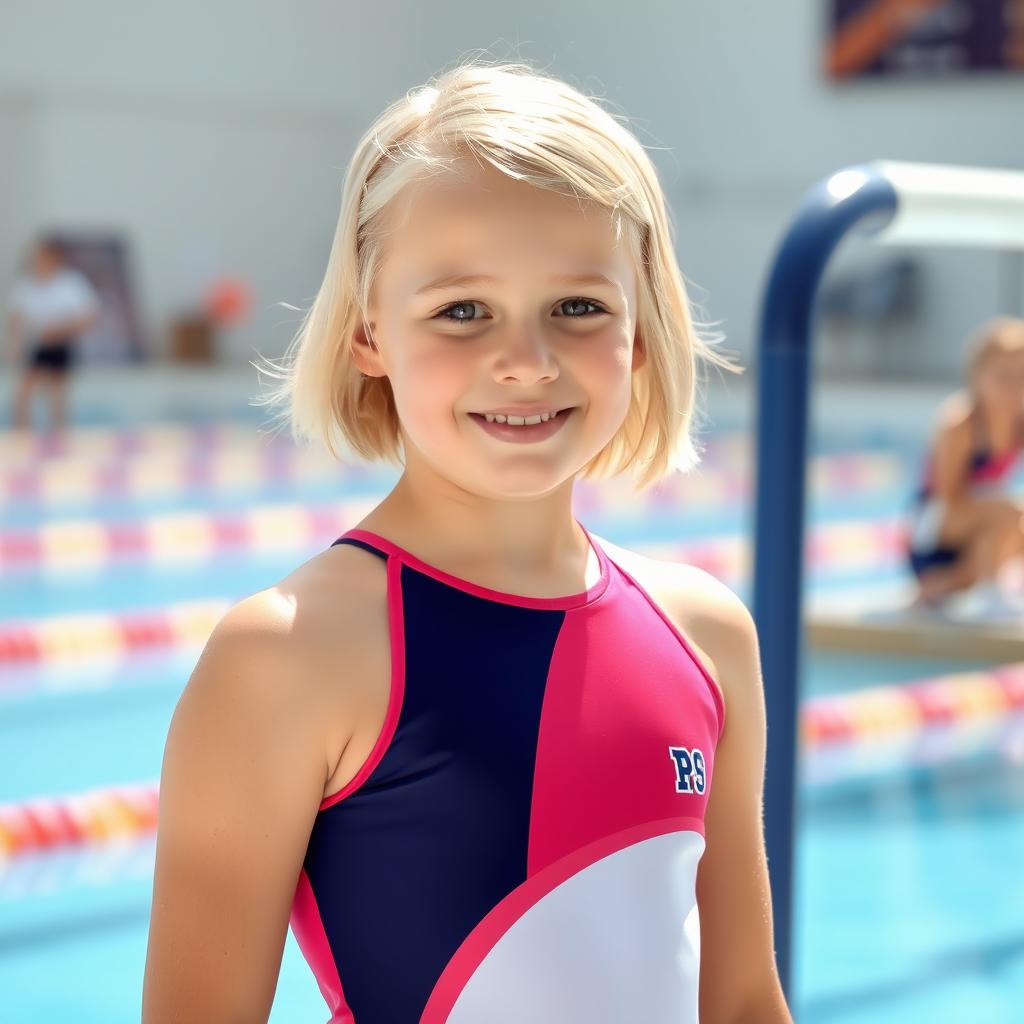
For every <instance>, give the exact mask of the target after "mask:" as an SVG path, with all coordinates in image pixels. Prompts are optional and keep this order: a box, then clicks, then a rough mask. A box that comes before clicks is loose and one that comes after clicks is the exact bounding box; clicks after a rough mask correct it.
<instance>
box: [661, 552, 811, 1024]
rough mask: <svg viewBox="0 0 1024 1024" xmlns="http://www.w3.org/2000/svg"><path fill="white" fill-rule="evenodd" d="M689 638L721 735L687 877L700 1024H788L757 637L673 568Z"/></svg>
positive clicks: (727, 598) (700, 578)
mask: <svg viewBox="0 0 1024 1024" xmlns="http://www.w3.org/2000/svg"><path fill="white" fill-rule="evenodd" d="M678 568H679V569H680V570H681V571H682V572H683V574H684V577H685V579H686V581H687V582H686V583H685V585H684V587H683V588H681V590H680V596H681V597H682V598H683V601H684V602H685V604H686V605H687V606H688V607H689V611H688V612H686V613H685V614H686V618H687V620H688V621H687V626H688V631H689V636H690V638H691V639H692V640H693V642H694V643H695V645H696V646H697V649H698V651H699V652H700V654H701V655H702V656H703V657H702V660H703V661H704V664H705V665H706V667H707V668H708V671H709V672H710V673H711V675H712V677H713V678H714V679H715V680H716V681H717V682H718V683H719V685H720V687H721V689H722V692H723V695H724V697H725V704H726V720H725V730H724V732H723V734H722V738H721V739H720V740H719V743H718V747H717V748H716V752H715V763H714V773H713V776H712V779H711V789H710V793H709V796H708V805H707V809H706V811H705V819H704V827H705V844H706V845H705V850H704V854H703V856H702V857H701V860H700V863H699V865H698V869H697V904H698V907H699V909H700V920H701V968H700V1019H701V1024H792V1020H793V1018H792V1016H791V1015H790V1012H789V1009H788V1008H787V1006H786V1000H785V996H784V994H783V991H782V986H781V983H780V981H779V977H778V971H777V968H776V964H775V947H774V936H773V924H772V905H771V889H770V886H769V876H768V863H767V858H766V853H765V846H764V824H763V817H762V815H763V803H762V801H763V791H764V769H765V754H766V716H765V702H764V690H763V683H762V680H761V666H760V654H759V649H758V641H757V631H756V628H755V626H754V620H753V618H752V617H751V615H750V612H749V611H748V610H747V608H746V607H745V606H744V604H743V603H742V602H741V601H740V599H739V598H738V597H736V595H735V594H733V593H732V591H730V590H729V589H728V588H727V587H725V585H724V584H722V583H720V582H719V581H718V580H716V579H714V577H712V576H710V575H708V574H707V573H703V572H700V571H699V570H696V569H693V568H692V567H687V566H680V567H678Z"/></svg>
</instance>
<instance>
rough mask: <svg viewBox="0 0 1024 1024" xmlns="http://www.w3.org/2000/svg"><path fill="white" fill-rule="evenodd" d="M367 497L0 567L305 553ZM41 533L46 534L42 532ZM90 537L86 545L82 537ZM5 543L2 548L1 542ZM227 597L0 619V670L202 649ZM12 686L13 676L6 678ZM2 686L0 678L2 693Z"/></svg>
mask: <svg viewBox="0 0 1024 1024" xmlns="http://www.w3.org/2000/svg"><path fill="white" fill-rule="evenodd" d="M371 504H372V503H371V502H366V503H363V504H362V505H359V503H353V502H346V503H343V504H341V505H337V506H329V507H324V508H319V509H310V508H309V507H303V506H293V507H283V506H273V507H272V508H271V509H269V510H267V512H266V514H264V513H263V512H250V513H248V514H246V515H244V516H239V517H223V518H221V519H219V520H218V519H216V518H213V517H200V518H195V517H189V518H182V517H174V518H173V519H171V518H168V519H164V520H162V521H151V522H150V523H149V524H148V528H147V527H146V526H145V525H144V526H142V527H140V528H139V529H138V530H135V529H131V530H127V531H126V532H119V531H120V529H121V528H119V527H112V528H111V532H108V533H107V534H102V533H100V534H97V533H96V532H93V533H90V534H84V533H83V534H81V535H78V536H77V537H76V536H75V534H74V533H73V532H66V533H63V534H58V533H51V534H49V535H45V534H43V533H42V532H41V531H37V532H36V538H35V540H34V541H33V543H32V544H31V546H28V547H26V546H24V545H20V544H15V543H12V542H11V539H10V535H9V534H8V535H7V536H6V538H4V537H3V536H2V535H0V569H3V568H4V566H5V562H6V565H7V567H8V568H13V567H15V566H18V565H21V566H24V565H25V563H26V562H30V564H32V565H33V567H34V568H36V569H38V568H40V565H39V563H38V562H36V561H32V560H34V559H41V562H42V567H43V568H44V570H45V571H47V572H50V571H51V570H53V571H56V569H57V566H59V567H60V570H61V571H62V572H67V571H68V570H69V568H70V566H71V564H72V563H73V560H75V559H77V562H76V563H74V564H76V565H77V566H78V568H80V569H81V568H86V569H89V570H97V571H98V570H101V569H102V568H103V567H104V566H105V565H107V564H109V563H110V562H111V561H113V560H116V558H117V557H118V556H120V555H123V554H124V553H126V552H132V553H134V554H136V555H137V556H142V557H143V558H144V559H145V561H147V562H150V561H152V562H160V563H165V564H167V563H169V564H173V565H175V566H180V565H181V564H182V562H183V561H186V560H188V561H192V562H195V561H200V560H203V559H205V558H208V557H212V556H213V554H215V553H223V552H227V551H232V550H233V551H236V552H237V551H244V552H247V553H266V552H270V551H286V550H287V551H294V550H300V551H305V550H307V549H308V550H310V551H313V550H315V549H317V548H319V547H323V546H325V545H327V544H329V543H330V541H331V540H333V539H334V538H335V537H337V536H338V535H340V534H341V533H343V532H344V531H345V530H346V529H348V527H349V525H350V524H352V523H355V522H358V521H359V520H360V519H361V518H362V516H363V515H364V514H365V512H366V511H368V509H369V507H370V506H371ZM822 533H823V534H825V535H824V536H817V537H816V538H815V540H814V541H813V542H812V552H811V557H812V560H814V561H816V562H817V563H818V568H823V567H827V568H829V569H832V568H834V567H835V563H836V562H839V563H840V566H839V567H840V568H841V567H842V564H843V563H844V562H846V561H848V560H850V559H851V558H852V559H853V563H854V565H855V566H856V568H857V569H860V570H862V569H863V568H864V566H865V565H879V564H884V562H885V561H886V560H887V559H889V558H891V557H892V549H893V545H894V541H893V538H892V535H891V532H890V531H889V530H888V529H887V528H886V527H885V526H884V524H883V525H882V526H876V525H871V526H868V527H865V526H863V525H857V524H854V525H849V524H846V525H844V526H841V527H836V528H833V527H824V528H822ZM44 537H45V539H43V538H44ZM90 539H91V542H92V544H91V547H90V546H89V540H90ZM4 540H6V541H7V546H6V547H4ZM635 549H636V551H637V552H639V553H640V554H645V555H648V556H650V557H652V558H656V559H664V560H669V561H677V562H684V563H686V564H689V565H693V566H696V567H698V568H700V569H703V570H705V571H706V572H709V573H711V574H712V575H713V576H715V577H717V578H718V579H721V580H724V581H727V582H732V583H733V584H735V581H737V580H739V579H740V578H741V575H742V573H743V572H744V570H745V569H746V567H747V564H748V562H749V550H748V547H747V544H746V542H745V541H744V540H743V538H740V537H732V536H730V537H714V538H707V539H701V540H694V541H691V542H688V543H686V544H646V545H635ZM230 603H231V602H230V600H229V599H228V598H226V597H224V598H212V599H207V600H201V601H183V602H177V603H174V604H170V605H167V606H164V607H160V608H154V609H151V610H148V611H127V612H89V613H79V612H73V613H68V614H61V615H51V616H46V617H42V618H36V619H25V620H22V621H10V620H8V621H6V622H0V669H2V668H3V667H4V666H16V665H17V666H36V667H46V666H59V665H61V664H63V665H68V664H81V663H82V661H83V660H111V659H114V660H116V659H119V658H123V657H127V656H129V655H131V654H133V653H136V652H140V651H148V650H171V649H181V650H184V649H190V648H192V647H195V646H197V645H198V646H202V644H204V643H205V642H206V640H207V638H208V637H209V635H210V633H211V632H212V631H213V627H214V626H215V625H216V623H217V621H218V620H219V618H220V617H221V616H222V615H223V614H224V612H226V611H227V610H228V608H229V606H230ZM12 685H13V681H12ZM4 689H5V687H4V684H3V682H2V681H0V694H2V693H3V690H4Z"/></svg>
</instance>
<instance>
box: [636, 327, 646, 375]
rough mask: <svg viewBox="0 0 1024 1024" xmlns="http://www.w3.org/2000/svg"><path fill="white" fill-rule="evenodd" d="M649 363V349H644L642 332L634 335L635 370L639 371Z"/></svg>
mask: <svg viewBox="0 0 1024 1024" xmlns="http://www.w3.org/2000/svg"><path fill="white" fill-rule="evenodd" d="M646 362H647V349H646V348H645V347H644V343H643V339H642V338H641V337H640V332H639V331H637V332H636V334H634V335H633V369H634V370H639V369H640V367H641V366H643V365H644V364H645V363H646Z"/></svg>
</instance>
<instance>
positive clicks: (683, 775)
mask: <svg viewBox="0 0 1024 1024" xmlns="http://www.w3.org/2000/svg"><path fill="white" fill-rule="evenodd" d="M668 756H669V757H671V758H672V762H673V764H675V766H676V792H677V793H703V792H704V783H705V778H704V754H703V752H702V751H700V750H698V749H697V748H696V747H694V748H693V749H692V750H689V749H687V748H686V747H669V748H668Z"/></svg>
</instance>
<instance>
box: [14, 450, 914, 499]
mask: <svg viewBox="0 0 1024 1024" xmlns="http://www.w3.org/2000/svg"><path fill="white" fill-rule="evenodd" d="M809 473H810V487H811V490H812V491H813V492H815V493H817V494H819V495H820V496H821V497H822V498H823V499H825V498H827V499H835V498H837V497H841V496H847V495H849V496H854V495H860V496H866V495H871V494H877V493H886V492H891V491H893V490H896V489H900V488H902V487H903V486H904V481H905V479H906V465H905V463H904V461H903V460H902V459H901V458H899V457H898V456H896V455H892V454H887V453H872V452H854V453H848V454H840V455H830V456H819V457H816V458H814V459H813V460H811V462H810V465H809ZM396 474H397V470H394V469H392V468H389V467H386V466H383V465H376V464H374V465H367V464H364V463H361V462H355V461H352V462H340V461H338V460H336V459H334V458H333V457H332V456H331V455H330V453H329V452H327V451H326V449H323V448H320V447H315V446H296V445H292V444H285V443H280V442H279V443H277V444H274V445H266V444H258V443H250V444H245V445H236V446H234V447H230V448H224V449H217V448H214V449H212V450H200V451H197V452H184V453H181V452H170V453H167V452H162V451H161V452H156V453H153V454H142V455H131V456H126V457H124V458H120V459H116V460H110V459H108V460H106V461H96V460H93V459H88V458H81V457H74V456H70V457H65V458H54V459H50V460H37V461H35V462H30V463H26V464H24V465H15V466H13V467H11V468H8V469H6V470H3V471H0V508H3V507H5V506H6V507H15V506H17V505H19V504H22V505H31V506H33V507H38V508H47V507H53V508H58V507H60V506H61V505H62V504H67V503H79V504H83V503H89V502H99V501H102V500H107V501H111V500H124V501H142V500H154V499H174V498H177V497H181V498H183V499H184V498H187V497H190V496H194V495H197V494H202V495H211V496H212V495H224V494H231V493H237V492H245V491H253V490H270V489H273V488H277V487H301V486H317V485H319V486H335V487H337V488H339V489H340V488H345V487H350V486H352V485H354V484H359V485H360V486H364V485H366V484H368V483H369V484H379V485H380V487H382V488H383V487H385V486H389V485H390V483H391V482H392V479H393V478H394V477H395V476H396ZM749 492H750V472H749V466H748V464H747V462H746V461H743V462H741V463H739V464H737V463H723V462H720V461H719V462H715V461H711V460H708V461H705V462H704V463H703V464H702V465H701V466H699V467H698V468H697V469H695V470H694V471H693V472H691V473H686V474H676V475H675V476H672V477H669V478H668V479H667V480H664V481H662V482H661V483H659V484H656V485H654V486H652V487H650V488H648V489H647V490H646V491H643V492H640V493H637V492H635V491H634V490H633V489H632V487H631V486H630V484H629V482H628V481H627V480H624V479H614V480H606V481H579V483H578V484H577V499H578V503H579V504H580V507H581V508H582V509H584V510H587V511H589V510H590V509H595V510H602V509H604V508H605V507H607V508H608V509H610V510H616V511H621V512H623V513H628V514H630V515H633V516H636V515H641V514H645V513H646V512H647V511H648V510H651V511H656V510H657V509H659V508H688V509H689V508H693V507H694V506H698V507H705V506H715V505H719V504H722V503H727V502H735V501H738V500H743V499H746V498H748V497H749Z"/></svg>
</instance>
